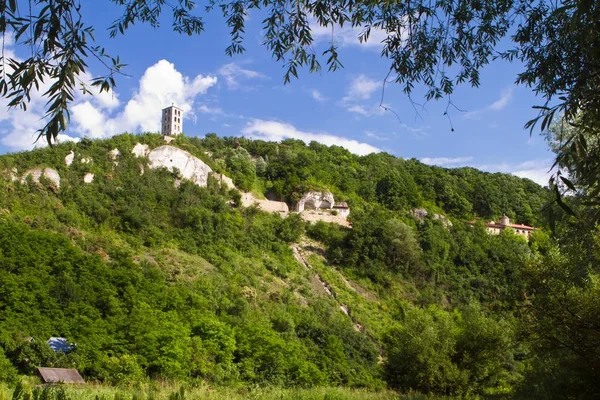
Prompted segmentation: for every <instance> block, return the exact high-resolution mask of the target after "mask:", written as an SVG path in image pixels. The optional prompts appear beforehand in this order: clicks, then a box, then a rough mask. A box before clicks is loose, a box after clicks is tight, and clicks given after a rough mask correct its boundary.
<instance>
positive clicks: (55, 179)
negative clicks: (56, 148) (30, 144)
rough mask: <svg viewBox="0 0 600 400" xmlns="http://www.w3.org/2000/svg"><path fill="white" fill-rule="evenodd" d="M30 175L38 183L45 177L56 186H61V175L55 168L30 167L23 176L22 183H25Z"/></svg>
mask: <svg viewBox="0 0 600 400" xmlns="http://www.w3.org/2000/svg"><path fill="white" fill-rule="evenodd" d="M28 176H31V179H32V180H33V181H34V182H37V183H39V182H40V179H41V177H44V178H46V179H48V180H49V181H50V182H52V183H53V184H54V186H56V188H59V187H60V175H59V174H58V172H57V171H56V170H55V169H52V168H44V167H37V168H31V169H28V170H27V171H25V173H24V174H23V176H22V177H21V183H25V182H26V181H27V177H28Z"/></svg>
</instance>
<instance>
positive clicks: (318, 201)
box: [296, 192, 335, 212]
mask: <svg viewBox="0 0 600 400" xmlns="http://www.w3.org/2000/svg"><path fill="white" fill-rule="evenodd" d="M334 204H335V201H334V200H333V195H332V194H331V193H329V192H308V193H305V194H304V196H302V198H301V199H300V201H298V203H297V204H296V211H298V212H302V211H304V210H317V209H331V208H333V205H334Z"/></svg>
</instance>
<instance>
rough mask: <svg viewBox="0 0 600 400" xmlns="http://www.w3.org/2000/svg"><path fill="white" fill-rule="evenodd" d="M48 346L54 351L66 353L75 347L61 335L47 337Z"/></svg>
mask: <svg viewBox="0 0 600 400" xmlns="http://www.w3.org/2000/svg"><path fill="white" fill-rule="evenodd" d="M48 346H50V348H51V349H52V350H54V351H55V352H57V353H58V352H61V351H62V352H63V353H68V352H70V351H72V350H73V348H74V347H75V346H74V345H73V344H71V343H69V342H67V339H65V338H62V337H51V338H50V339H48Z"/></svg>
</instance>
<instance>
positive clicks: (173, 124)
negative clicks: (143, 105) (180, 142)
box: [161, 106, 183, 136]
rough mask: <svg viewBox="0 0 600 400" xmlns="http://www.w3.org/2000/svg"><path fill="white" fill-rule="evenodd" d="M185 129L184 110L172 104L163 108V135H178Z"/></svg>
mask: <svg viewBox="0 0 600 400" xmlns="http://www.w3.org/2000/svg"><path fill="white" fill-rule="evenodd" d="M182 131H183V110H182V109H181V108H178V107H175V106H171V107H167V108H164V109H163V110H162V130H161V132H162V134H163V136H177V135H179V134H180V133H181V132H182Z"/></svg>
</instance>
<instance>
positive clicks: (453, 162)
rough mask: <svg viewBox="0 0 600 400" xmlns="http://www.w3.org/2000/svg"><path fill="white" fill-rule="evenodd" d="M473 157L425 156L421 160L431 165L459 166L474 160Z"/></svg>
mask: <svg viewBox="0 0 600 400" xmlns="http://www.w3.org/2000/svg"><path fill="white" fill-rule="evenodd" d="M472 160H473V157H433V158H431V157H424V158H421V162H422V163H425V164H429V165H437V166H440V167H444V166H459V165H464V164H465V163H467V162H469V161H472Z"/></svg>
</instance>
